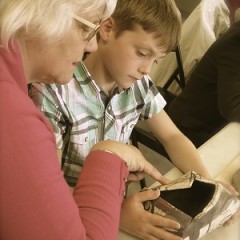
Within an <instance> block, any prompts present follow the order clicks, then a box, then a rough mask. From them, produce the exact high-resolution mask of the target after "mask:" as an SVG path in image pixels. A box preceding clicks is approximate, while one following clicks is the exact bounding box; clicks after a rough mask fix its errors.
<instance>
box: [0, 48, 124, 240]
mask: <svg viewBox="0 0 240 240" xmlns="http://www.w3.org/2000/svg"><path fill="white" fill-rule="evenodd" d="M127 175H128V170H127V167H126V166H125V164H124V162H123V161H122V160H121V159H120V158H118V157H117V156H115V155H113V154H110V153H107V152H101V151H94V152H92V153H91V154H90V155H89V156H88V158H87V161H86V163H85V165H84V167H83V170H82V173H81V176H80V179H79V181H78V184H77V187H76V189H75V192H74V197H73V196H72V194H71V193H70V191H69V189H68V186H67V184H66V182H65V180H64V178H63V173H62V171H61V170H60V167H59V163H58V161H57V155H56V146H55V140H54V136H53V134H52V131H51V128H50V126H49V124H48V122H47V120H46V119H45V118H44V116H43V115H42V113H40V112H39V111H38V110H37V109H36V107H35V106H34V104H33V103H32V101H31V99H30V98H29V97H28V96H27V83H26V79H25V76H24V71H23V64H22V59H21V55H20V51H19V48H18V46H17V45H15V46H14V50H13V49H12V48H11V49H10V52H7V51H6V50H4V49H3V48H0V239H1V240H5V239H6V240H12V239H14V240H15V239H18V240H21V239H23V240H26V239H34V240H38V239H41V240H45V239H47V240H53V239H54V240H56V239H57V240H61V239H71V240H75V239H97V240H101V239H103V240H108V239H109V240H113V239H117V235H118V225H119V217H120V207H121V202H122V198H123V194H122V193H123V191H124V188H125V185H124V181H123V179H124V178H125V177H127Z"/></svg>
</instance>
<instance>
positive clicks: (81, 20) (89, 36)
mask: <svg viewBox="0 0 240 240" xmlns="http://www.w3.org/2000/svg"><path fill="white" fill-rule="evenodd" d="M73 18H74V19H75V20H77V21H78V22H80V23H83V24H85V25H86V26H88V27H90V28H92V31H91V32H90V33H89V35H88V37H87V38H86V41H90V40H91V39H92V38H93V37H94V36H95V35H96V34H97V32H98V30H99V28H100V26H101V25H100V24H99V23H98V24H94V23H91V22H89V21H88V20H86V19H84V18H81V17H79V16H77V15H75V14H73Z"/></svg>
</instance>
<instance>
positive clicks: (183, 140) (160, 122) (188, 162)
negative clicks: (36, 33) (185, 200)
mask: <svg viewBox="0 0 240 240" xmlns="http://www.w3.org/2000/svg"><path fill="white" fill-rule="evenodd" d="M146 122H147V124H148V126H149V127H150V129H151V131H152V132H153V134H154V135H155V136H156V137H157V138H158V140H159V141H160V143H161V144H162V145H163V146H164V148H165V150H166V151H167V153H168V155H169V157H170V159H171V161H172V162H173V164H174V165H175V166H176V167H178V168H179V169H180V170H182V171H183V172H184V173H185V172H188V171H190V170H193V171H196V172H197V173H199V174H201V175H202V176H204V177H206V178H211V176H210V174H209V173H208V171H207V169H206V168H205V166H204V165H203V162H202V160H201V158H200V155H199V154H198V151H197V149H196V148H195V146H194V145H193V144H192V142H191V141H190V140H189V139H188V138H187V137H186V136H185V135H183V134H182V133H181V132H180V130H179V129H178V128H177V127H176V126H175V124H174V123H173V122H172V120H171V119H170V117H169V116H168V115H167V114H166V112H165V111H164V110H161V112H160V113H158V114H156V115H154V116H153V117H152V118H150V119H148V120H147V121H146Z"/></svg>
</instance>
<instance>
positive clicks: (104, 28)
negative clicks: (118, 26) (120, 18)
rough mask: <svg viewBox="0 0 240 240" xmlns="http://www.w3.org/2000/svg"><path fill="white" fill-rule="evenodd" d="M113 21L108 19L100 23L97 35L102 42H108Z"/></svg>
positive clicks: (111, 32)
mask: <svg viewBox="0 0 240 240" xmlns="http://www.w3.org/2000/svg"><path fill="white" fill-rule="evenodd" d="M113 28H114V20H113V19H112V18H111V17H110V18H108V19H106V20H103V21H102V22H101V27H100V29H99V33H100V36H101V39H102V40H105V41H108V39H109V37H110V36H111V34H113Z"/></svg>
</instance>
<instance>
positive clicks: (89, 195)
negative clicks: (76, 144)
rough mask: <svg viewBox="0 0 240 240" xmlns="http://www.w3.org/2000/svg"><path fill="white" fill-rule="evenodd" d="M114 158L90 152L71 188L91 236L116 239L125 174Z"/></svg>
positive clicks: (120, 162)
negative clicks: (74, 187)
mask: <svg viewBox="0 0 240 240" xmlns="http://www.w3.org/2000/svg"><path fill="white" fill-rule="evenodd" d="M117 158H118V157H117V156H115V155H113V154H110V153H107V152H102V151H94V152H92V153H90V155H89V157H88V158H87V161H86V162H85V164H84V167H83V171H82V172H81V175H80V179H79V181H78V184H77V187H76V189H75V191H74V198H75V200H76V202H77V205H78V207H79V213H80V216H81V219H82V221H83V223H84V226H85V227H87V228H88V229H91V230H90V231H89V232H88V236H89V237H90V239H105V240H106V239H117V233H118V229H119V218H120V207H121V202H122V200H123V194H124V190H125V182H124V178H126V177H127V174H128V170H127V168H126V165H125V164H124V162H123V161H122V160H120V161H119V159H117ZM120 169H121V170H120ZM119 170H120V171H119Z"/></svg>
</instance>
